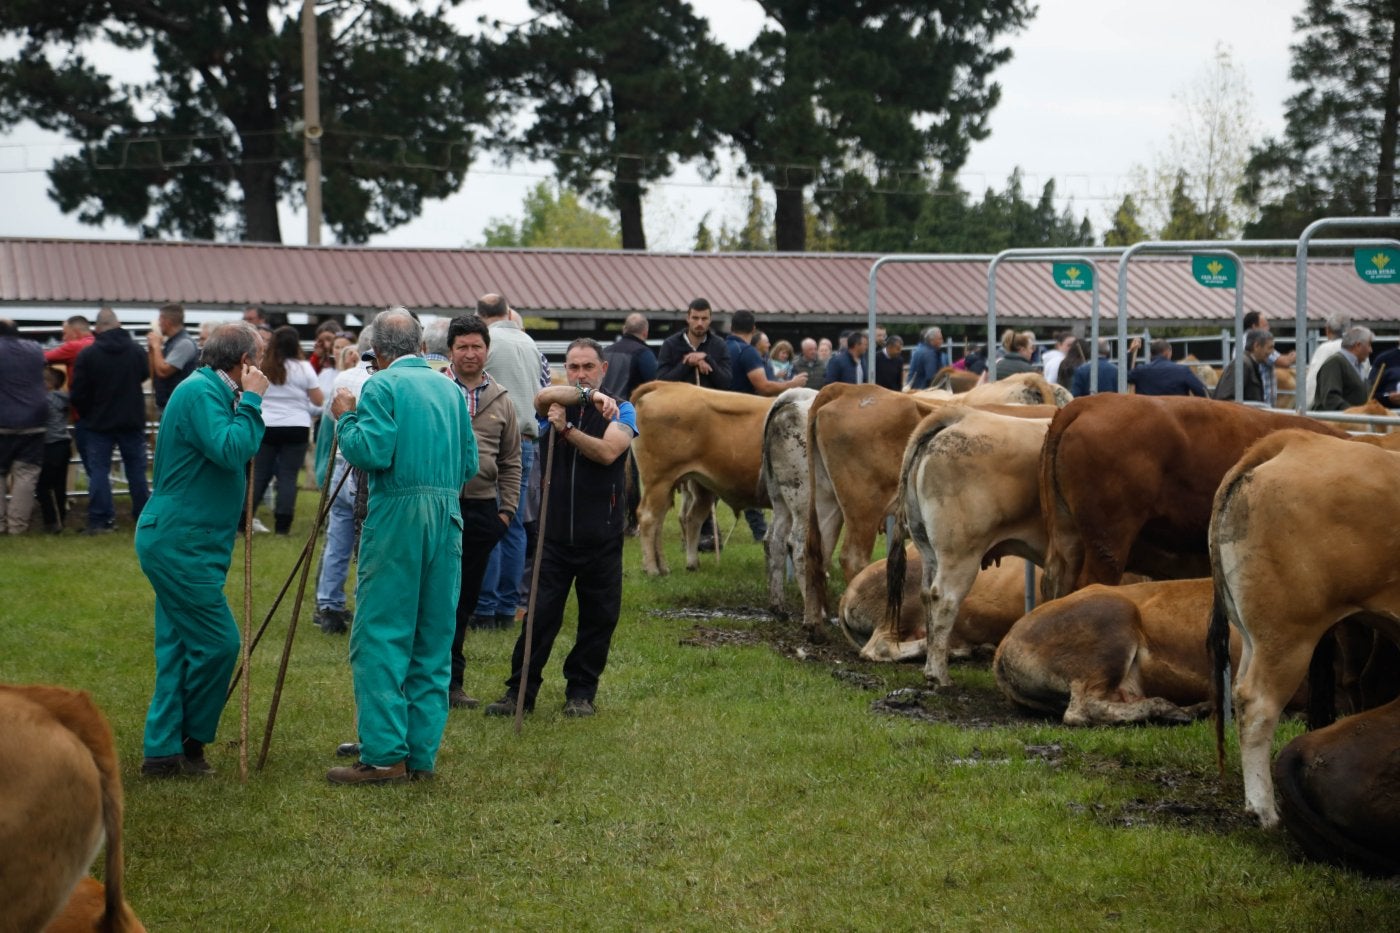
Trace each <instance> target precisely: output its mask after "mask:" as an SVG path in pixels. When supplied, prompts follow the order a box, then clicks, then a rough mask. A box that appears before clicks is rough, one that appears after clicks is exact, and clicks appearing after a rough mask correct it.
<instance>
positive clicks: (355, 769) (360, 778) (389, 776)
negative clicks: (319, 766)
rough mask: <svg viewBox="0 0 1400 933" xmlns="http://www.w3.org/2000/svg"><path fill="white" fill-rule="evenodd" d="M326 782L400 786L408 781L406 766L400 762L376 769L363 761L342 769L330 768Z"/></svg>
mask: <svg viewBox="0 0 1400 933" xmlns="http://www.w3.org/2000/svg"><path fill="white" fill-rule="evenodd" d="M326 780H328V781H330V782H331V783H332V784H402V783H404V782H405V781H407V780H408V766H407V765H406V764H405V763H404V762H402V761H400V762H398V763H396V764H392V765H390V766H389V767H387V768H376V767H375V766H374V765H367V764H365V763H364V762H363V761H357V762H355V763H354V764H353V765H348V766H346V767H344V768H331V769H330V770H329V771H327V772H326Z"/></svg>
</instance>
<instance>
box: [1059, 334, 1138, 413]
mask: <svg viewBox="0 0 1400 933" xmlns="http://www.w3.org/2000/svg"><path fill="white" fill-rule="evenodd" d="M1141 346H1142V341H1141V340H1139V339H1137V338H1136V337H1135V338H1133V342H1132V343H1131V344H1129V346H1128V353H1129V359H1130V360H1131V358H1132V356H1131V354H1134V353H1136V352H1137V351H1138V348H1139V347H1141ZM1112 347H1113V341H1112V340H1110V339H1109V338H1108V337H1100V338H1099V358H1098V359H1097V360H1093V361H1091V362H1088V363H1084V364H1082V365H1081V366H1080V367H1079V368H1078V369H1076V370H1075V371H1074V379H1073V380H1072V381H1071V382H1070V388H1069V390H1070V392H1072V393H1073V394H1074V397H1075V398H1082V397H1083V396H1085V395H1088V394H1090V393H1089V374H1090V367H1091V366H1096V367H1098V371H1099V388H1098V391H1100V392H1117V391H1118V367H1117V366H1114V365H1113V364H1112V363H1110V362H1109V361H1108V355H1109V353H1110V352H1112Z"/></svg>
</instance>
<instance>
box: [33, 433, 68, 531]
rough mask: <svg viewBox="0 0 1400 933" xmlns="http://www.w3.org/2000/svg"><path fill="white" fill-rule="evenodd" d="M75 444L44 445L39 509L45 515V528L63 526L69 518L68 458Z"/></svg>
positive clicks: (40, 471)
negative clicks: (64, 521)
mask: <svg viewBox="0 0 1400 933" xmlns="http://www.w3.org/2000/svg"><path fill="white" fill-rule="evenodd" d="M72 452H73V442H72V441H69V440H62V441H52V442H49V443H45V444H44V462H43V463H42V464H41V465H40V466H39V488H38V490H37V492H36V495H38V497H39V508H40V510H42V511H43V513H44V526H45V527H48V528H51V527H54V526H57V525H62V524H63V520H64V519H65V518H67V517H68V458H69V457H70V456H71V455H72Z"/></svg>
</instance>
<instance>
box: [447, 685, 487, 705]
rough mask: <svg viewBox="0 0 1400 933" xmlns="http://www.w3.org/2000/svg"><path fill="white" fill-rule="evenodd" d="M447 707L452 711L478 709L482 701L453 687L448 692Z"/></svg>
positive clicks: (459, 688)
mask: <svg viewBox="0 0 1400 933" xmlns="http://www.w3.org/2000/svg"><path fill="white" fill-rule="evenodd" d="M447 705H448V706H449V707H451V708H452V709H476V708H477V707H478V706H480V705H481V701H480V700H478V699H477V698H476V697H474V696H469V695H468V694H467V692H466V691H465V690H463V689H462V688H461V687H453V688H452V689H451V690H449V691H447Z"/></svg>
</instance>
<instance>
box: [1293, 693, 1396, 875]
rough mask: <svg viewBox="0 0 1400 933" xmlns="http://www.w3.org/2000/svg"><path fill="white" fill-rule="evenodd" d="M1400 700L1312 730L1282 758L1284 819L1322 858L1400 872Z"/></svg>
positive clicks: (1378, 871)
mask: <svg viewBox="0 0 1400 933" xmlns="http://www.w3.org/2000/svg"><path fill="white" fill-rule="evenodd" d="M1397 750H1400V700H1397V701H1395V702H1392V703H1389V704H1387V705H1385V706H1382V707H1380V708H1378V709H1373V710H1369V711H1367V712H1364V713H1358V714H1357V715H1355V716H1350V717H1348V718H1346V719H1344V720H1342V721H1341V722H1338V723H1334V724H1333V725H1330V726H1328V727H1327V728H1325V729H1318V730H1317V731H1315V732H1307V733H1304V734H1303V735H1300V736H1298V737H1297V738H1296V739H1294V740H1293V741H1292V742H1289V743H1288V744H1287V745H1285V746H1284V747H1283V751H1281V752H1279V756H1278V760H1276V761H1275V762H1274V769H1273V772H1274V783H1275V784H1277V785H1278V794H1279V801H1280V804H1281V806H1280V810H1281V812H1282V815H1283V825H1284V826H1285V827H1286V828H1287V829H1288V831H1289V833H1291V834H1292V835H1293V837H1294V838H1295V839H1297V840H1298V841H1299V842H1300V843H1301V844H1302V846H1303V848H1304V849H1305V850H1306V851H1307V853H1308V854H1309V855H1311V856H1312V857H1313V858H1315V859H1319V860H1321V861H1326V862H1333V863H1336V864H1340V865H1349V866H1353V867H1356V868H1359V869H1361V870H1362V871H1366V872H1370V873H1371V874H1375V875H1396V874H1400V793H1397V790H1400V771H1397V768H1396V759H1397V755H1400V752H1398V751H1397Z"/></svg>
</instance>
